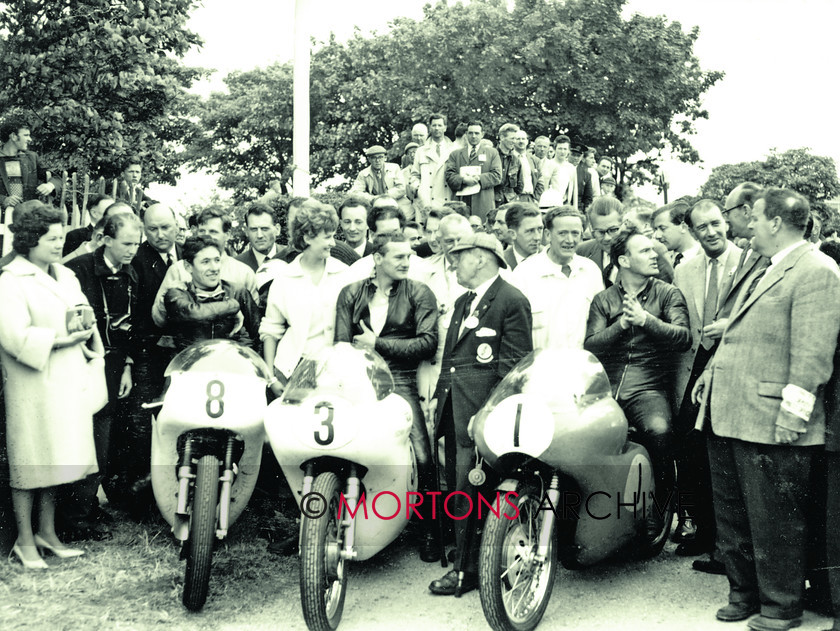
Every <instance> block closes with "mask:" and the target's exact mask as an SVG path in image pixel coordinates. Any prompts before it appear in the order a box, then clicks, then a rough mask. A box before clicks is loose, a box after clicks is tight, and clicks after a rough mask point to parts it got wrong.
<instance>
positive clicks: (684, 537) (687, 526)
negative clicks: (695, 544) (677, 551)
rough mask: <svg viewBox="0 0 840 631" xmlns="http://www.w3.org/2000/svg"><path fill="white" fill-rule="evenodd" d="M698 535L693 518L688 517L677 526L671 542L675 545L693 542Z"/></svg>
mask: <svg viewBox="0 0 840 631" xmlns="http://www.w3.org/2000/svg"><path fill="white" fill-rule="evenodd" d="M696 533H697V527H696V526H695V525H694V520H692V519H691V517H686V518H685V519H681V520H680V523H679V524H677V528H676V529H675V530H674V534H673V535H671V541H673V542H674V543H685V542H687V541H693V540H694V536H695V534H696Z"/></svg>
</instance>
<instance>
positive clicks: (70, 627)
mask: <svg viewBox="0 0 840 631" xmlns="http://www.w3.org/2000/svg"><path fill="white" fill-rule="evenodd" d="M272 504H273V506H272ZM278 508H282V509H284V510H282V511H281V510H277V509H278ZM286 515H295V512H293V509H292V510H290V509H289V507H288V506H281V505H280V504H279V501H277V500H275V501H274V502H270V501H268V500H267V499H263V500H262V501H260V500H258V499H257V498H252V501H251V504H250V506H249V507H248V509H246V511H245V512H244V513H243V515H242V516H241V517H240V519H239V520H238V521H237V522H236V523H235V524H234V525H233V526H232V527H231V530H230V534H229V536H228V539H227V540H226V541H225V542H220V543H219V544H218V545H217V547H216V550H215V551H214V553H213V569H212V573H211V577H210V595H209V597H208V599H207V604H206V605H205V607H204V609H203V610H202V611H201V612H198V613H191V612H189V611H187V610H186V609H184V607H183V605H182V604H181V595H182V591H183V581H184V567H185V562H184V561H181V560H180V549H179V546H178V545H177V543H176V542H175V540H174V539H173V538H172V535H171V534H170V532H169V525H168V524H166V523H165V522H164V521H163V520H158V521H155V522H154V523H152V524H137V523H134V522H132V521H130V520H129V519H128V518H127V517H126V516H125V515H123V514H122V513H115V517H116V523H115V524H114V526H113V534H114V537H113V539H111V540H109V541H101V542H81V543H80V544H79V545H80V546H81V547H83V548H84V549H85V550H86V552H87V554H86V555H85V556H83V557H81V558H79V559H77V560H59V559H56V558H55V557H51V556H49V557H47V558H46V560H47V563H48V564H49V565H50V569H49V570H48V571H40V572H39V571H35V570H25V569H24V568H23V567H22V566H21V565H20V564H19V563H17V562H14V563H0V629H3V630H4V631H7V630H12V629H14V630H18V629H39V630H40V629H51V630H55V631H65V630H66V631H79V630H84V631H99V630H103V631H104V630H108V631H111V630H124V629H125V630H135V629H151V628H158V627H162V626H163V625H167V626H172V627H173V628H176V629H179V631H204V630H217V629H221V628H242V626H241V623H242V622H243V621H245V620H249V619H254V617H255V616H256V617H257V618H258V617H259V614H260V612H261V611H263V610H267V609H268V608H270V610H271V612H270V616H271V618H272V619H274V620H275V622H276V620H277V610H278V603H279V604H280V605H281V607H283V608H282V611H285V609H286V607H285V606H284V605H283V603H287V605H288V615H289V616H295V617H300V613H299V611H300V609H299V607H300V605H299V602H298V598H297V594H298V561H297V557H296V556H290V557H281V556H277V555H275V554H272V553H270V552H268V551H267V550H266V546H267V544H268V541H267V540H266V538H265V537H266V536H270V537H276V538H284V537H286V536H289V535H293V534H295V533H296V532H297V524H296V523H295V520H294V519H291V518H289V517H287V516H286ZM266 615H269V612H268V611H266ZM237 621H239V624H237ZM282 627H283V625H282V623H280V624H279V626H274V628H282Z"/></svg>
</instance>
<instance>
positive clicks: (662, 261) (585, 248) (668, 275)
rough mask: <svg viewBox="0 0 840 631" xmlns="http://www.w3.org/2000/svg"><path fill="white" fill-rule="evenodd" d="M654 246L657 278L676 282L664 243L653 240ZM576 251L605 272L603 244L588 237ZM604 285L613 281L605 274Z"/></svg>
mask: <svg viewBox="0 0 840 631" xmlns="http://www.w3.org/2000/svg"><path fill="white" fill-rule="evenodd" d="M653 247H654V249H655V250H656V253H657V254H658V255H659V260H658V263H659V273H658V274H657V275H656V278H658V279H659V280H662V281H665V282H666V283H673V282H674V266H673V265H671V262H670V261H669V260H668V257H667V256H665V246H664V245H662V244H661V243H660V242H659V241H654V242H653ZM575 252H576V253H577V254H578V255H579V256H583V257H585V258H588V259H589V260H590V261H592V262H594V263H595V265H597V266H598V269H599V270H601V273H602V274H603V273H604V259H603V254H602V252H603V250H601V246H600V245H599V244H598V242H597V241H596V240H595V239H587V240H586V241H583V242H581V243H579V244H578V246H577V248H575ZM610 274H612V269H611V270H610ZM603 280H604V287H606V288H609V287H610V285H612V283H611V282H610V280H609V278H607V277H606V275H604V277H603Z"/></svg>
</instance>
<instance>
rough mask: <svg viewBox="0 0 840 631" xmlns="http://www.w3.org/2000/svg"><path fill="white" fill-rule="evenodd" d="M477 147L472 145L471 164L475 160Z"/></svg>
mask: <svg viewBox="0 0 840 631" xmlns="http://www.w3.org/2000/svg"><path fill="white" fill-rule="evenodd" d="M475 153H476V152H475V145H470V162H472V161H473V160H475Z"/></svg>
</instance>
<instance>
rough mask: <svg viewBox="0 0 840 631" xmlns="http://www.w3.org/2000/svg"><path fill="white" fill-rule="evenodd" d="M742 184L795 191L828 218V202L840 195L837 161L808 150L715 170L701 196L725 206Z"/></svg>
mask: <svg viewBox="0 0 840 631" xmlns="http://www.w3.org/2000/svg"><path fill="white" fill-rule="evenodd" d="M741 182H755V183H756V184H760V185H762V186H775V187H780V188H790V189H793V190H794V191H796V192H797V193H801V194H802V195H804V196H805V197H806V198H807V199H808V201H809V202H810V203H811V208H812V209H813V210H815V211H817V212H820V213H822V214H824V215H825V213H826V212H827V207H826V205H825V202H827V201H828V200H830V199H832V198H834V197H836V196H837V195H838V194H840V181H838V179H837V165H836V164H835V163H834V160H833V159H832V158H828V157H825V156H815V155H812V154H811V153H809V149H808V148H807V147H806V148H802V149H791V150H790V151H785V152H784V153H778V152H776V151H775V150H771V152H770V155H768V156H767V159H766V160H764V161H760V160H756V161H753V162H739V163H737V164H724V165H721V166H719V167H715V168H714V169H712V173H711V175H710V176H709V179H708V180H707V181H706V183H705V184H703V186H702V187H700V194H701V196H703V197H706V198H709V199H714V200H718V201H720V202H721V203H722V202H723V201H724V200H725V199H726V196H727V195H728V194H729V191H731V190H732V189H733V188H735V187H736V186H737V185H738V184H740V183H741Z"/></svg>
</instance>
